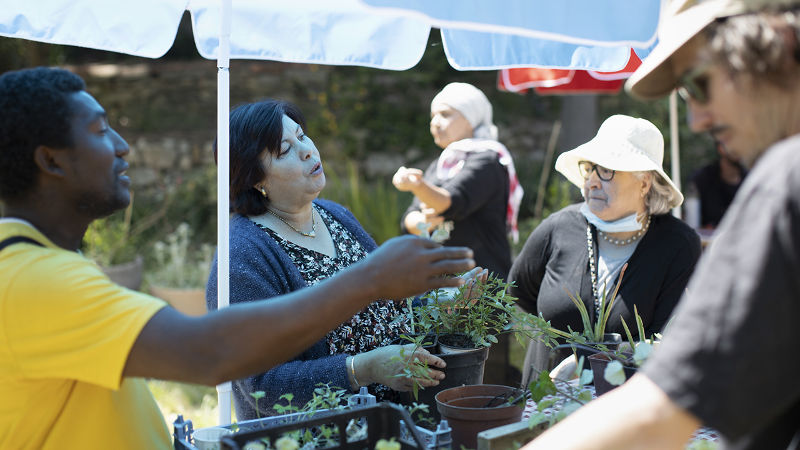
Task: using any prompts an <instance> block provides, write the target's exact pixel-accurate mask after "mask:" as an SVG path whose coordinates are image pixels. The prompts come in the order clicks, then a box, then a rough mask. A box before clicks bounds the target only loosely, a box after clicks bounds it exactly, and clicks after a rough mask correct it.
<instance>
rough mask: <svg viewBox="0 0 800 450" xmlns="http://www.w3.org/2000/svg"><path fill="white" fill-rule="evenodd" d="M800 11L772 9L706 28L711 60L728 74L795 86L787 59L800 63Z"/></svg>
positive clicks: (782, 85)
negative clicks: (790, 58) (788, 57)
mask: <svg viewBox="0 0 800 450" xmlns="http://www.w3.org/2000/svg"><path fill="white" fill-rule="evenodd" d="M799 36H800V8H798V7H797V6H794V7H783V8H781V7H773V8H771V9H767V10H764V11H762V12H760V13H757V14H742V15H738V16H732V17H728V18H726V19H724V20H719V21H718V22H715V23H713V24H712V25H711V26H709V27H708V28H707V29H706V38H707V39H708V42H709V44H710V45H709V48H710V50H709V52H710V56H711V58H712V59H713V60H714V61H715V62H718V63H720V64H721V65H722V67H725V68H726V70H727V71H728V73H730V74H731V75H732V76H734V77H736V76H738V75H745V76H751V77H754V78H756V79H758V80H767V81H769V82H770V83H772V84H774V85H775V86H779V87H783V88H789V87H792V86H793V85H794V83H796V82H797V81H798V80H797V77H796V75H795V73H794V70H795V69H794V68H792V67H789V66H787V65H786V63H785V62H786V61H787V56H790V55H791V57H792V58H793V59H794V61H795V63H798V62H800V43H799V40H798V37H799Z"/></svg>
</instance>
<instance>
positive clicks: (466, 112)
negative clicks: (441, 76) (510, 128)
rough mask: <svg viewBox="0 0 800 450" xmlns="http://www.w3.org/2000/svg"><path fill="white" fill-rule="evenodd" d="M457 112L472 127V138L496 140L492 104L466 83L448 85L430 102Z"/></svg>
mask: <svg viewBox="0 0 800 450" xmlns="http://www.w3.org/2000/svg"><path fill="white" fill-rule="evenodd" d="M442 103H443V104H445V105H447V106H449V107H451V108H453V109H456V110H458V112H460V113H461V115H463V116H464V118H465V119H467V122H469V124H470V125H472V137H473V138H476V139H492V140H495V141H496V140H497V127H496V126H494V123H492V104H491V103H489V99H487V98H486V96H485V95H484V94H483V92H481V90H480V89H478V88H476V87H475V86H473V85H471V84H467V83H450V84H448V85H447V86H445V87H444V89H442V90H441V92H439V93H438V94H436V96H435V97H433V100H431V109H433V106H434V105H436V104H442Z"/></svg>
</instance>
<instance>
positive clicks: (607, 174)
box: [578, 161, 616, 181]
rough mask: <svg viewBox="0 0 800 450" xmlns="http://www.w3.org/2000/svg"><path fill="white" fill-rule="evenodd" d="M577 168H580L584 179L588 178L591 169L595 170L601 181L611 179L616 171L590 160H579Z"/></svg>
mask: <svg viewBox="0 0 800 450" xmlns="http://www.w3.org/2000/svg"><path fill="white" fill-rule="evenodd" d="M578 170H580V173H581V176H582V177H583V179H584V180H588V179H589V177H590V176H591V175H592V172H593V171H594V172H597V176H598V177H600V179H601V180H603V181H611V179H612V178H614V173H616V171H614V170H611V169H607V168H605V167H603V166H600V165H597V164H595V163H593V162H590V161H579V162H578Z"/></svg>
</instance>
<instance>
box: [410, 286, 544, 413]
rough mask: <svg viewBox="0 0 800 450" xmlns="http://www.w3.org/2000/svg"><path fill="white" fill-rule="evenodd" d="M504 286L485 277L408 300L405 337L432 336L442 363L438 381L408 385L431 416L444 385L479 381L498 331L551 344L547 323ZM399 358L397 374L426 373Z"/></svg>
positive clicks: (417, 340)
mask: <svg viewBox="0 0 800 450" xmlns="http://www.w3.org/2000/svg"><path fill="white" fill-rule="evenodd" d="M508 286H509V283H507V282H504V281H502V280H501V279H499V278H496V277H492V276H490V277H488V278H487V279H486V280H485V281H481V280H475V281H474V282H473V283H472V284H471V285H469V286H462V287H461V288H458V289H455V290H449V291H448V290H442V289H440V290H435V291H431V292H428V293H427V294H426V295H424V296H423V297H422V301H421V302H419V304H417V305H416V306H413V305H412V303H410V302H409V304H408V310H407V313H406V315H407V320H408V322H409V323H410V324H411V327H412V329H413V333H412V335H411V336H409V337H408V338H407V339H408V340H409V341H411V342H412V343H414V344H416V346H417V347H419V346H422V344H423V342H425V341H427V342H430V341H431V340H432V338H431V336H433V337H434V340H435V343H436V345H435V347H434V350H433V351H431V353H434V354H435V355H437V356H438V357H440V358H442V359H443V360H444V361H445V363H446V364H447V367H446V368H445V375H446V376H445V379H444V380H442V381H441V382H440V383H439V385H438V386H435V387H432V388H426V389H423V390H422V391H420V390H419V386H418V384H416V383H414V384H413V390H412V395H413V397H414V399H416V400H417V401H419V402H420V403H423V404H427V405H429V406H430V407H431V409H432V413H433V415H434V418H435V419H436V420H438V419H439V414H438V410H435V409H433V407H434V406H435V405H436V402H435V395H436V394H437V393H438V392H440V391H443V390H445V389H448V388H453V387H457V386H462V385H478V384H481V383H482V382H483V371H484V366H485V362H486V358H487V356H488V352H489V347H490V346H491V345H492V343H495V342H497V336H498V335H499V334H501V333H510V332H519V333H521V334H524V335H525V336H527V337H529V338H534V337H536V338H539V339H543V340H544V341H545V342H547V343H548V344H551V345H552V343H553V342H554V338H555V336H556V334H555V333H554V332H553V329H552V327H550V324H549V323H548V322H547V321H545V320H544V319H542V318H541V317H540V316H535V315H532V314H528V313H524V312H522V311H521V310H519V309H518V308H516V307H515V302H516V298H515V297H513V296H511V295H510V294H509V293H508ZM404 362H405V364H406V367H405V372H404V374H403V375H402V376H406V377H409V378H415V377H424V376H425V373H426V372H427V367H425V366H424V365H422V366H421V365H419V363H418V362H416V361H411V360H410V358H405V361H404ZM408 401H410V399H408Z"/></svg>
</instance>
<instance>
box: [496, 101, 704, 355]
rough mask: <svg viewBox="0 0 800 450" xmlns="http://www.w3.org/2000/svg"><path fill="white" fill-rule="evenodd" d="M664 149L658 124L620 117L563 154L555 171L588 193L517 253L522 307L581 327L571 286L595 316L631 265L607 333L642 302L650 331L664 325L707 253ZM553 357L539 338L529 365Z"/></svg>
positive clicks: (515, 272)
mask: <svg viewBox="0 0 800 450" xmlns="http://www.w3.org/2000/svg"><path fill="white" fill-rule="evenodd" d="M663 156H664V139H663V137H662V135H661V132H660V131H659V130H658V128H656V127H655V125H653V124H652V123H650V122H648V121H647V120H644V119H638V118H634V117H629V116H623V115H615V116H611V117H609V118H608V119H606V121H605V122H603V124H602V125H601V126H600V130H599V131H598V132H597V135H596V136H595V137H594V138H593V139H592V140H591V141H589V142H587V143H585V144H583V145H581V146H579V147H577V148H575V149H573V150H570V151H568V152H565V153H563V154H561V155H560V156H559V157H558V159H557V160H556V166H555V167H556V170H557V171H559V172H560V173H561V174H562V175H564V176H565V177H566V178H567V179H568V180H569V181H570V182H572V184H574V185H576V186H578V187H579V188H580V189H581V190H582V193H583V197H584V201H583V202H582V203H580V204H576V205H571V206H568V207H566V208H564V209H562V210H560V211H558V212H556V213H553V214H552V215H550V216H549V217H548V218H546V219H545V220H544V221H542V223H541V224H540V225H539V226H538V227H537V228H536V229H535V230H534V231H533V233H531V235H530V236H529V237H528V240H527V242H526V243H525V247H524V248H523V249H522V252H521V253H520V254H519V256H518V257H517V259H516V260H515V262H514V264H513V266H512V268H511V272H510V274H509V279H510V280H511V281H514V284H515V286H514V287H513V288H512V289H511V293H512V294H513V295H515V296H516V297H518V298H519V305H520V306H521V307H522V308H523V309H525V310H527V311H529V312H532V313H537V314H538V313H541V314H542V315H543V316H544V318H545V319H547V320H550V322H551V324H552V325H553V326H554V327H556V328H558V329H562V330H567V327H570V328H571V329H573V330H576V331H582V330H583V324H582V322H581V316H580V314H579V312H578V309H577V308H576V307H575V305H574V304H573V303H572V301H571V300H570V299H569V297H568V296H567V293H566V291H565V289H566V290H569V291H570V292H571V293H572V294H573V295H579V296H580V298H581V299H582V300H583V302H584V304H585V305H586V309H587V311H589V315H590V319H591V320H592V323H594V321H595V318H596V317H597V306H598V304H599V299H600V298H602V297H603V295H607V298H610V297H611V294H612V292H613V289H614V287H615V286H616V284H617V280H618V279H619V275H620V272H621V270H622V267H623V265H625V264H626V263H627V264H628V266H627V268H626V269H625V273H624V276H623V277H622V284H621V286H620V288H619V292H618V294H617V298H616V302H615V304H614V307H613V309H612V312H611V315H610V317H609V319H608V325H607V327H606V332H609V333H623V332H624V329H623V327H622V321H621V320H620V317H622V318H623V319H625V322H626V323H627V324H628V325H629V326H631V325H633V324H634V323H635V319H634V315H633V308H634V305H635V306H636V308H637V310H638V312H639V315H640V316H641V317H642V320H643V322H644V327H645V331H646V333H647V335H648V337H649V335H650V334H651V333H656V332H659V331H661V329H662V328H663V327H664V325H665V324H666V323H667V321H668V320H669V318H670V315H671V313H672V310H673V308H674V307H675V305H676V304H677V302H678V299H679V298H680V296H681V294H682V292H683V290H684V289H685V287H686V283H687V281H688V280H689V276H690V275H691V273H692V271H693V270H694V266H695V262H696V261H697V258H698V257H699V256H700V240H699V238H698V236H697V234H696V233H695V232H694V231H693V230H692V229H691V228H690V227H689V226H688V225H686V224H684V223H683V222H681V221H680V220H678V219H676V218H674V217H673V216H671V215H670V214H669V212H670V209H671V208H673V207H676V206H678V205H680V204H681V203H682V202H683V195H681V193H680V192H679V191H678V189H677V188H676V187H675V185H674V184H673V183H672V180H670V179H669V177H668V176H667V175H666V174H665V173H664V170H663V169H662V168H661V163H662V160H663ZM548 357H549V353H548V352H546V351H545V349H544V347H543V346H541V345H532V346H531V347H530V348H529V352H528V357H527V360H528V361H526V365H525V367H526V368H527V367H529V364H533V365H534V366H535V367H536V368H537V369H542V368H549V367H545V366H546V365H547V360H548V359H549V358H548Z"/></svg>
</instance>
